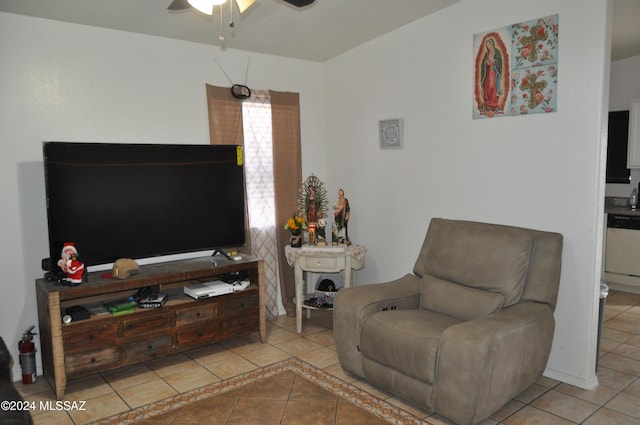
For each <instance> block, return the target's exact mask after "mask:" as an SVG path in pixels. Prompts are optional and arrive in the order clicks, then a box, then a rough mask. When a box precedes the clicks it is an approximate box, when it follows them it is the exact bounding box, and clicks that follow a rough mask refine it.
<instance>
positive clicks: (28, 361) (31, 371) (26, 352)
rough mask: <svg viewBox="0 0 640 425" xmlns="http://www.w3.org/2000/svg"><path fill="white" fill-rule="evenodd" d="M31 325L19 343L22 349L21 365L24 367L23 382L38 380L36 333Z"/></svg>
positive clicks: (30, 382) (31, 382)
mask: <svg viewBox="0 0 640 425" xmlns="http://www.w3.org/2000/svg"><path fill="white" fill-rule="evenodd" d="M34 328H35V326H31V327H30V328H29V329H27V330H26V331H24V333H23V334H22V339H21V340H20V342H19V343H18V349H19V350H20V367H21V368H22V383H23V384H33V383H34V382H36V345H35V344H34V343H33V336H34V335H35V333H34V332H33V329H34Z"/></svg>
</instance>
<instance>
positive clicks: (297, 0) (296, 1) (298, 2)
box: [284, 0, 315, 7]
mask: <svg viewBox="0 0 640 425" xmlns="http://www.w3.org/2000/svg"><path fill="white" fill-rule="evenodd" d="M284 1H285V2H287V3H289V4H291V5H293V6H295V7H304V6H308V5H310V4H311V3H313V2H314V1H315V0H284Z"/></svg>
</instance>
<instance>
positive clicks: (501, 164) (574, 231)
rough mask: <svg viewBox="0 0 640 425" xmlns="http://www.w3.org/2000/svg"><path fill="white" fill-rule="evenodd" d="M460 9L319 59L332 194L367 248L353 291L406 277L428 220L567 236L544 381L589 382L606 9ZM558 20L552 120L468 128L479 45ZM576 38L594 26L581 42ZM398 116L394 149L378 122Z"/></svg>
mask: <svg viewBox="0 0 640 425" xmlns="http://www.w3.org/2000/svg"><path fill="white" fill-rule="evenodd" d="M531 6H532V4H531V3H530V2H527V1H524V0H518V1H513V0H485V1H482V2H478V1H474V0H463V1H462V2H460V3H457V4H455V5H453V6H451V7H449V8H447V9H445V10H443V11H442V12H440V13H438V14H437V15H434V16H431V17H427V18H425V19H422V20H420V21H418V22H415V23H413V24H410V25H408V26H406V27H404V28H401V29H399V30H397V31H395V32H393V33H391V34H388V35H386V36H384V37H381V38H379V39H377V40H374V41H372V42H370V43H368V44H366V45H364V46H361V47H360V48H357V49H355V50H352V51H350V52H348V53H346V54H344V55H342V56H340V57H337V58H335V59H333V60H331V61H329V62H327V69H326V73H327V77H326V87H327V101H326V105H327V113H326V115H327V122H328V123H330V125H328V126H327V143H328V158H329V159H330V167H331V170H332V172H331V176H330V178H329V179H328V181H329V186H330V187H333V188H337V187H344V189H345V192H346V195H347V197H348V198H349V200H350V205H351V208H352V210H351V211H352V215H351V221H350V228H351V236H352V238H353V239H354V240H355V241H356V242H358V243H362V244H364V245H366V246H367V247H368V249H369V253H368V255H367V259H366V261H367V265H366V267H365V269H364V270H363V271H362V272H361V273H360V275H359V277H358V280H359V282H361V283H371V282H380V281H384V280H390V279H394V278H397V277H400V276H402V275H404V274H405V273H408V272H410V271H411V270H412V267H413V264H414V262H415V260H416V256H417V254H418V250H419V248H420V245H421V243H422V240H423V238H424V235H425V231H426V228H427V226H428V223H429V220H430V219H431V218H432V217H448V218H458V219H468V220H478V221H488V222H495V223H503V224H510V225H516V226H526V227H531V228H537V229H542V230H550V231H556V232H560V233H562V234H563V235H564V238H565V242H564V253H563V270H562V280H561V284H560V294H559V298H558V306H557V309H556V313H555V316H556V319H557V324H556V332H555V341H554V345H553V350H552V353H551V358H550V361H549V364H548V369H547V371H546V373H547V375H549V376H552V377H554V378H558V379H561V380H563V381H566V382H570V383H573V384H576V385H579V386H582V387H591V386H593V385H595V383H596V382H597V381H596V378H595V374H594V366H595V331H596V327H595V325H596V317H597V316H596V308H597V293H598V290H597V288H598V286H597V285H598V284H599V279H598V276H600V269H599V265H600V261H599V258H600V257H599V256H600V255H601V253H600V251H601V248H600V246H601V230H600V229H601V228H602V227H601V226H602V197H603V194H604V176H603V175H602V170H601V166H600V159H601V156H602V152H603V144H602V142H601V135H600V131H601V127H600V123H601V121H602V119H603V117H604V113H605V112H604V111H606V110H607V108H606V105H604V104H603V98H606V97H605V93H606V88H605V86H606V84H605V81H606V82H608V75H607V69H608V42H606V40H605V39H606V31H605V30H606V16H607V8H606V5H605V2H602V1H599V0H588V1H586V2H585V1H582V0H571V1H563V2H557V1H555V0H542V1H538V2H536V3H535V5H534V6H533V7H531ZM553 14H559V75H558V93H557V96H558V112H556V113H551V114H538V115H530V116H520V117H502V118H495V119H485V120H473V119H472V115H471V112H472V100H473V98H472V89H473V87H472V76H473V49H472V42H473V35H474V34H476V33H480V32H486V31H490V30H494V29H497V28H501V27H503V26H505V25H510V24H513V23H517V22H522V21H526V20H531V19H535V18H538V17H544V16H548V15H553ZM584 28H589V31H587V32H585V31H584ZM399 117H401V118H403V119H404V126H405V130H406V134H405V147H404V149H402V150H381V149H379V147H378V120H380V119H388V118H399Z"/></svg>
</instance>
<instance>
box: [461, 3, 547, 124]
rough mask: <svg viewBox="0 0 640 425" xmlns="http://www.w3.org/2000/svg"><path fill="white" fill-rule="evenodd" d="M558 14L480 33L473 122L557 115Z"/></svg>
mask: <svg viewBox="0 0 640 425" xmlns="http://www.w3.org/2000/svg"><path fill="white" fill-rule="evenodd" d="M558 27H559V18H558V15H551V16H546V17H542V18H538V19H532V20H530V21H526V22H519V23H517V24H513V25H508V26H506V27H503V28H498V29H496V30H493V31H488V32H484V33H479V34H475V35H474V36H473V49H474V52H475V53H474V73H473V75H474V81H473V88H474V92H473V98H474V102H473V119H483V118H494V117H503V116H514V115H527V114H538V113H550V112H556V111H557V109H558V105H557V93H558Z"/></svg>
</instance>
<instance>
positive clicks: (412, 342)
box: [360, 309, 460, 383]
mask: <svg viewBox="0 0 640 425" xmlns="http://www.w3.org/2000/svg"><path fill="white" fill-rule="evenodd" d="M457 323H460V320H458V319H456V318H453V317H449V316H445V315H443V314H439V313H435V312H433V311H428V310H423V309H414V310H390V311H381V312H378V313H374V314H372V315H370V316H369V317H367V319H366V320H365V322H364V324H363V325H362V336H361V338H360V341H361V345H360V351H361V352H362V355H363V356H365V357H367V358H368V359H370V360H373V361H374V362H376V363H379V364H382V365H384V366H386V367H391V368H394V369H397V370H399V371H400V372H402V373H404V374H405V375H408V376H413V377H416V378H418V379H420V380H423V381H427V382H429V383H433V382H434V379H435V370H436V359H437V354H438V346H439V345H440V338H441V336H442V333H443V332H444V331H445V330H446V329H447V328H449V327H451V326H453V325H455V324H457ZM400 347H402V349H398V348H400ZM365 373H367V372H366V371H365Z"/></svg>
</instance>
